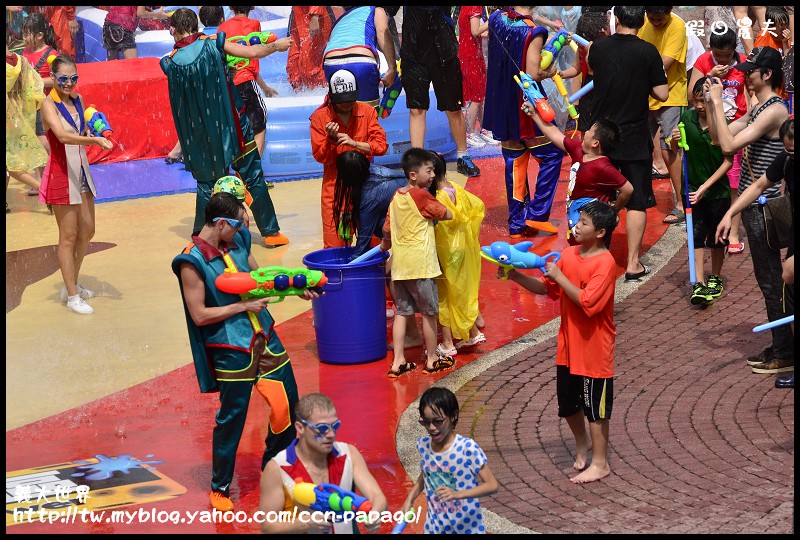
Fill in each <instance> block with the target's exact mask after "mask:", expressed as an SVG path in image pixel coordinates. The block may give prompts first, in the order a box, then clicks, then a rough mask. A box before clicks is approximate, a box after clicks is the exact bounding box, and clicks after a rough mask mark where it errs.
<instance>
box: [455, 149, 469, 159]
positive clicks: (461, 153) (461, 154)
mask: <svg viewBox="0 0 800 540" xmlns="http://www.w3.org/2000/svg"><path fill="white" fill-rule="evenodd" d="M456 153H457V154H458V157H460V158H462V157H466V156H467V151H466V150H459V151H458V152H456Z"/></svg>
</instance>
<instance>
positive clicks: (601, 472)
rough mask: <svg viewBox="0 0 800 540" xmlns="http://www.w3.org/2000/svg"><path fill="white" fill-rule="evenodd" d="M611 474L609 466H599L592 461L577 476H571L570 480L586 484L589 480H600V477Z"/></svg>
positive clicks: (574, 482)
mask: <svg viewBox="0 0 800 540" xmlns="http://www.w3.org/2000/svg"><path fill="white" fill-rule="evenodd" d="M609 474H611V468H610V467H609V466H608V465H606V466H605V467H604V468H600V467H598V466H597V465H595V464H594V463H593V464H591V465H589V468H588V469H586V470H585V471H583V472H582V473H581V474H579V475H578V476H573V477H572V478H570V482H572V483H573V484H587V483H589V482H594V481H595V480H600V479H601V478H605V477H606V476H608V475H609Z"/></svg>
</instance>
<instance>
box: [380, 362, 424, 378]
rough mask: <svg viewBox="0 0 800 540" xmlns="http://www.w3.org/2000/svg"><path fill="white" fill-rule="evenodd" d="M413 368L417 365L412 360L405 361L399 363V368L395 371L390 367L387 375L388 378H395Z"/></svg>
mask: <svg viewBox="0 0 800 540" xmlns="http://www.w3.org/2000/svg"><path fill="white" fill-rule="evenodd" d="M415 369H417V365H416V364H415V363H414V362H406V363H405V364H401V365H400V369H398V370H397V371H392V370H391V369H390V370H389V373H388V374H387V375H388V377H389V378H390V379H396V378H397V377H399V376H400V375H402V374H404V373H408V372H409V371H414V370H415Z"/></svg>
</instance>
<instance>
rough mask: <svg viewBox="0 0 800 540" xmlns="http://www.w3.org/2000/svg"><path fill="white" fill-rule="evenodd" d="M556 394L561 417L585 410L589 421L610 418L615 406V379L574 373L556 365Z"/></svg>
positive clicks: (584, 412)
mask: <svg viewBox="0 0 800 540" xmlns="http://www.w3.org/2000/svg"><path fill="white" fill-rule="evenodd" d="M556 396H557V398H558V416H559V418H567V417H570V416H572V415H574V414H576V413H578V412H579V411H581V410H583V414H584V416H586V419H587V420H588V421H589V422H596V421H597V420H610V419H611V409H612V408H613V406H614V379H613V378H609V379H594V378H592V377H583V376H581V375H573V374H572V373H570V372H569V368H568V367H566V366H556Z"/></svg>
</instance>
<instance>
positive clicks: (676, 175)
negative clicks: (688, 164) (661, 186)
mask: <svg viewBox="0 0 800 540" xmlns="http://www.w3.org/2000/svg"><path fill="white" fill-rule="evenodd" d="M661 154H662V155H663V156H664V162H665V163H666V164H667V170H668V171H669V179H670V182H671V183H672V192H673V193H674V194H675V201H676V203H675V208H676V209H678V210H680V211H681V212H684V211H685V206H686V205H685V204H684V200H683V197H681V192H682V191H683V189H682V188H681V166H682V163H681V160H680V159H679V156H680V154H679V153H678V152H673V151H672V150H665V149H663V148H662V149H661Z"/></svg>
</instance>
